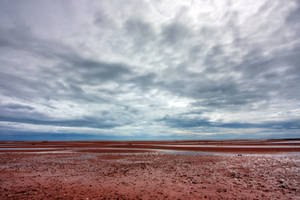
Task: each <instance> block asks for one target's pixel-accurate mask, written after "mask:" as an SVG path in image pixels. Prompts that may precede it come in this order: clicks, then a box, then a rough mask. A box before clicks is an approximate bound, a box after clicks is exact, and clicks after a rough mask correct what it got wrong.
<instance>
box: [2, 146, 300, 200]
mask: <svg viewBox="0 0 300 200" xmlns="http://www.w3.org/2000/svg"><path fill="white" fill-rule="evenodd" d="M194 143H197V142H194ZM194 143H193V144H194ZM198 143H199V142H198ZM290 143H291V142H289V143H288V144H290ZM296 143H297V142H296ZM29 144H30V145H29ZM32 144H34V145H32ZM120 144H124V143H118V142H117V143H110V144H107V143H106V144H105V145H107V146H109V147H107V148H106V149H105V148H99V149H97V148H95V145H94V143H92V142H86V143H83V142H82V143H78V142H77V143H73V145H72V144H71V143H63V142H56V143H55V144H54V143H47V146H48V148H50V146H51V145H52V147H53V145H61V147H60V149H59V150H57V149H55V148H54V149H42V147H44V145H43V144H42V143H39V144H37V143H36V144H35V143H24V142H23V143H18V144H17V145H16V143H5V144H4V143H1V144H0V145H1V147H0V150H1V148H2V150H1V151H2V152H1V153H0V199H85V200H86V199H300V187H299V186H300V153H299V152H297V151H294V152H286V151H284V149H283V151H282V152H280V151H278V150H277V151H273V152H269V153H266V152H264V151H262V152H259V151H256V153H255V154H254V152H255V151H254V150H253V151H250V154H248V153H246V152H244V151H237V152H236V153H233V152H231V153H226V151H225V152H220V151H219V152H218V153H216V154H209V155H206V154H201V153H192V154H189V153H187V154H185V153H182V152H178V154H177V153H176V152H174V151H171V153H166V152H163V153H161V152H160V151H153V150H143V149H145V148H144V147H143V148H141V149H136V148H133V149H131V151H130V147H131V146H134V145H137V144H133V143H130V144H128V143H125V144H124V145H126V148H125V147H124V146H122V145H121V146H122V148H120V147H115V148H113V149H112V147H111V146H114V145H115V146H118V145H120ZM169 144H170V143H168V145H169ZM176 144H178V142H177V143H176ZM185 144H186V142H185ZM206 144H208V143H207V142H206ZM210 144H211V143H210ZM218 144H219V143H218ZM239 144H241V142H239ZM248 144H249V142H248ZM281 144H286V143H281ZM298 144H299V143H298ZM102 145H104V144H102ZM140 145H141V144H140ZM143 145H144V144H143ZM147 145H150V144H149V143H148V144H147ZM151 145H153V143H152V144H151ZM160 145H161V143H160ZM230 145H232V142H231V143H230ZM236 145H237V144H236ZM249 145H251V144H249ZM253 145H254V144H253ZM8 146H10V148H12V149H11V151H9V150H7V149H9V147H8ZM16 146H18V148H19V149H18V150H15V148H17V147H16ZM29 146H30V147H31V149H27V150H26V148H29ZM32 146H36V148H37V149H36V151H35V152H31V151H34V149H33V148H32ZM41 146H42V147H41ZM67 146H68V147H67ZM128 146H130V147H128ZM295 146H297V145H295ZM71 147H72V148H71ZM84 147H85V148H84ZM203 148H204V147H203ZM255 148H257V147H254V149H255ZM258 148H259V149H260V147H258ZM285 148H287V147H285ZM293 148H294V147H293ZM70 149H72V150H70ZM238 149H240V147H239V148H238ZM52 150H53V151H52ZM181 150H182V149H181ZM188 152H190V151H188Z"/></svg>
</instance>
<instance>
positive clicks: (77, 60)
mask: <svg viewBox="0 0 300 200" xmlns="http://www.w3.org/2000/svg"><path fill="white" fill-rule="evenodd" d="M299 13H300V4H299V1H296V0H291V1H288V2H285V1H280V0H275V1H274V0H273V1H271V0H262V1H257V2H253V1H242V2H233V1H223V0H222V1H221V0H220V1H207V0H203V1H193V0H191V1H168V0H164V1H156V0H155V1H147V0H145V1H141V0H129V1H126V3H124V2H123V1H121V0H114V1H108V0H107V1H106V0H104V1H90V2H86V1H76V2H65V1H59V0H55V1H43V2H41V1H37V0H29V1H26V2H25V1H24V2H18V3H15V2H13V1H8V0H3V1H1V2H0V69H1V70H0V135H1V138H2V139H5V138H9V135H11V134H17V133H20V134H21V133H22V134H21V135H24V133H26V134H27V135H28V137H30V136H31V138H33V139H34V137H35V135H36V134H37V133H39V134H40V133H41V134H45V135H46V134H58V133H61V134H66V135H67V137H68V138H70V135H74V138H77V137H78V136H79V135H80V136H82V137H81V138H83V139H84V136H85V135H86V137H88V136H91V135H92V136H93V138H97V137H99V138H106V139H107V138H118V137H119V138H122V137H124V138H130V139H135V138H139V139H143V138H145V139H147V138H151V139H153V138H154V139H155V138H157V139H159V138H176V137H178V138H188V139H193V138H209V137H211V138H219V139H222V138H249V137H254V138H264V137H299V136H300V123H299V121H300V93H299V91H300V40H299V38H300V37H299V36H300V15H299ZM35 133H36V134H35ZM26 134H25V135H26ZM76 135H77V136H76ZM22 137H23V136H22ZM39 138H40V137H39Z"/></svg>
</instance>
